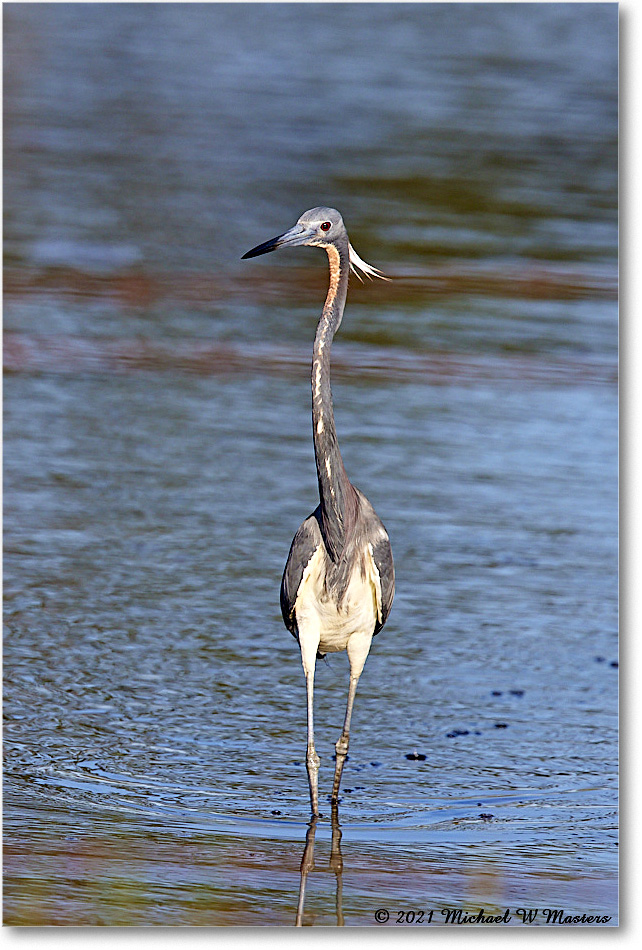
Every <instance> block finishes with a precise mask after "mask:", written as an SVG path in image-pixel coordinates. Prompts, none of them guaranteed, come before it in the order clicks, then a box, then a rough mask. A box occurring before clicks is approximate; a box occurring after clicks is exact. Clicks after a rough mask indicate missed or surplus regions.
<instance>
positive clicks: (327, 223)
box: [321, 221, 332, 231]
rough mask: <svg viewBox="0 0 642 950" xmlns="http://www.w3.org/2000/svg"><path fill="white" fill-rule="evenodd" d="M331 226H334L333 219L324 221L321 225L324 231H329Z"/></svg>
mask: <svg viewBox="0 0 642 950" xmlns="http://www.w3.org/2000/svg"><path fill="white" fill-rule="evenodd" d="M331 227H332V222H331V221H324V222H323V224H322V225H321V230H322V231H329V230H330V228H331Z"/></svg>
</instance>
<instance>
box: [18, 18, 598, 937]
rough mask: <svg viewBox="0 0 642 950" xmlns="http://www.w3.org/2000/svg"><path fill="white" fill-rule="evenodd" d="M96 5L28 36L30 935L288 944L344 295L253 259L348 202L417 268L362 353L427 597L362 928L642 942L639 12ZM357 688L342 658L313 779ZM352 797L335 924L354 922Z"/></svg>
mask: <svg viewBox="0 0 642 950" xmlns="http://www.w3.org/2000/svg"><path fill="white" fill-rule="evenodd" d="M77 9H78V8H77V7H76V6H74V7H73V8H72V7H71V6H69V7H66V6H64V5H62V6H61V5H51V7H48V8H47V7H43V6H37V7H34V6H30V5H23V6H20V5H14V6H11V5H9V7H5V29H6V39H5V46H6V51H5V60H6V65H5V71H6V78H5V86H6V120H5V121H6V146H5V149H6V151H5V174H6V186H5V208H6V215H7V217H6V226H5V230H6V250H7V268H6V276H5V330H6V331H7V343H6V349H5V363H6V368H7V370H8V375H7V377H6V382H5V424H4V438H5V545H6V548H5V562H4V564H5V567H4V570H5V631H6V632H5V653H4V658H5V716H6V721H5V733H4V741H5V756H6V765H5V768H6V772H5V922H6V923H9V924H96V923H101V924H150V923H151V924H183V925H204V924H224V925H247V924H293V923H294V914H295V910H296V905H297V894H298V888H299V867H300V863H301V859H302V854H303V849H304V845H305V838H306V830H307V828H306V820H307V817H308V815H307V812H308V796H307V779H306V774H305V766H304V761H303V760H304V752H305V741H304V740H305V690H304V684H303V676H302V671H301V667H300V661H299V659H298V651H297V647H296V644H295V642H294V641H293V639H292V638H291V637H290V636H289V634H288V633H287V631H286V630H285V629H284V627H283V625H282V621H281V618H280V612H279V604H278V588H279V582H280V576H281V571H282V568H283V564H284V561H285V558H286V556H287V552H288V548H289V544H290V541H291V538H292V535H293V534H294V531H295V530H296V528H297V527H298V524H299V523H300V521H301V520H302V519H303V518H304V517H305V516H306V514H307V513H308V512H309V511H311V510H312V509H313V508H314V507H315V505H316V479H315V471H314V459H313V453H312V446H311V438H310V420H309V389H308V383H307V381H306V380H307V373H308V361H309V358H310V348H311V337H312V334H313V330H314V321H315V318H316V314H317V313H318V311H319V307H320V302H321V300H322V298H323V294H324V288H325V279H326V278H325V268H324V265H323V262H322V260H320V259H318V256H317V257H315V256H314V252H313V251H307V250H306V251H302V252H301V254H300V255H297V254H294V253H293V254H291V255H290V256H289V257H288V255H286V254H284V255H283V256H282V258H280V257H279V256H278V255H274V257H270V258H269V259H265V260H261V261H257V262H254V261H251V262H243V263H242V264H241V263H240V261H239V260H238V258H239V257H240V255H241V254H242V253H243V252H244V251H245V250H247V248H248V247H250V246H252V245H254V244H256V243H258V242H259V241H261V240H264V239H267V238H268V237H270V236H272V235H273V234H276V233H278V231H279V230H283V229H284V228H286V227H287V226H289V225H290V224H291V223H292V221H293V220H294V219H295V218H296V217H297V215H298V214H300V213H301V212H302V211H303V210H304V209H305V208H306V207H308V206H311V205H313V204H317V203H319V201H330V203H332V204H336V205H337V206H339V207H340V208H341V209H342V210H343V211H344V213H345V216H346V219H347V221H348V225H349V227H350V229H351V234H352V236H353V239H354V243H355V245H356V247H357V249H358V250H359V253H361V254H362V256H364V257H365V258H366V259H367V260H369V261H371V262H372V263H375V264H377V265H378V266H381V267H382V268H383V269H384V270H385V271H386V272H387V273H390V274H391V275H392V276H394V277H395V280H393V281H392V282H391V283H390V284H385V285H384V284H377V285H374V284H373V285H367V286H366V285H364V286H360V285H359V284H358V283H357V282H355V283H354V284H353V285H351V289H350V295H349V301H348V309H347V312H346V318H345V321H344V325H343V326H342V329H341V333H340V335H339V336H338V337H337V341H336V343H335V346H334V348H333V361H334V363H333V365H334V376H333V379H334V385H333V391H334V397H335V403H336V412H337V426H338V430H339V435H340V439H341V444H342V449H343V454H344V459H345V464H346V468H347V471H348V473H349V475H350V476H351V478H352V479H353V480H354V482H355V483H356V484H357V485H358V486H359V487H360V488H361V489H362V490H363V491H365V492H366V494H367V495H368V497H369V498H370V499H371V500H372V502H373V503H374V504H375V506H376V508H377V511H378V512H379V514H380V515H381V517H382V518H383V520H384V522H385V523H386V526H387V528H388V531H389V533H390V536H391V538H392V542H393V549H394V553H395V563H396V570H397V595H396V599H395V604H394V608H393V611H392V614H391V617H390V620H389V622H388V624H387V626H386V628H385V630H384V631H383V632H382V633H381V635H380V636H379V637H377V639H376V640H375V642H374V644H373V649H372V653H371V656H370V658H369V660H368V663H367V665H366V669H365V672H364V675H363V677H362V679H361V682H360V684H359V692H358V696H357V701H356V706H355V714H354V728H353V736H352V739H351V748H350V758H349V760H348V762H347V763H346V768H345V772H344V779H343V788H342V801H341V805H340V816H339V818H340V821H341V830H342V839H341V860H342V864H343V871H342V877H341V885H342V896H341V908H342V914H343V917H344V919H345V923H346V924H348V925H350V924H361V925H367V924H374V921H375V918H374V912H375V911H376V910H377V909H381V908H387V909H388V910H389V912H390V915H391V917H390V922H389V924H388V926H392V925H393V924H395V923H396V920H397V916H396V912H397V910H400V909H406V910H407V909H414V910H416V911H419V910H421V909H423V910H424V912H425V913H426V914H427V912H428V911H429V910H430V909H431V908H432V909H433V910H434V911H435V915H434V918H433V920H432V922H431V923H432V924H437V923H443V918H442V917H441V909H442V908H449V907H455V908H462V909H464V910H467V911H471V912H476V911H477V910H478V909H479V908H480V907H484V908H485V909H486V911H487V912H488V913H497V914H502V913H504V911H505V909H506V908H511V911H512V912H514V911H515V909H516V908H518V907H526V908H544V907H548V908H551V907H553V908H558V907H559V908H564V909H565V912H566V913H568V914H582V913H585V914H587V915H590V914H602V915H606V916H609V917H610V918H611V920H610V921H609V922H610V924H613V923H614V922H615V921H616V920H617V892H616V873H617V825H616V818H617V816H616V808H617V793H616V781H617V772H616V752H617V745H616V729H617V666H616V664H617V639H616V637H617V631H616V625H617V579H616V564H617V533H616V530H617V529H616V523H617V521H616V519H617V484H616V474H617V468H616V466H617V430H616V426H617V390H616V386H615V381H616V374H617V329H616V327H617V324H616V320H617V312H616V299H615V287H616V257H615V255H616V244H615V234H616V226H617V221H616V214H615V196H616V168H617V155H616V151H615V146H616V127H615V107H616V94H617V87H616V79H617V70H616V59H615V56H616V28H617V22H616V17H617V11H616V8H612V7H610V6H608V5H598V6H593V7H592V8H591V10H590V11H588V10H587V8H586V7H585V8H583V9H582V10H578V9H576V10H573V9H571V6H570V5H568V6H565V5H553V6H552V7H551V6H549V5H542V6H541V7H537V8H530V10H529V12H528V14H525V13H524V8H522V9H521V11H517V9H516V8H514V7H511V6H510V5H500V7H499V8H498V7H493V6H492V5H488V6H486V5H477V6H472V7H468V6H462V5H458V10H457V12H456V13H455V11H454V10H453V9H452V8H451V9H448V8H447V6H443V7H442V6H440V5H425V6H424V5H412V6H408V7H406V6H403V5H394V8H393V7H392V6H388V5H385V4H384V5H367V9H364V8H363V7H362V6H361V5H342V6H341V7H340V8H339V7H336V6H335V5H328V6H325V5H305V6H301V7H296V8H293V7H288V8H287V9H286V8H284V7H281V6H280V5H276V6H273V5H252V8H251V9H250V8H249V7H248V6H245V5H229V6H226V5H209V6H201V5H194V6H190V7H189V10H186V8H185V7H183V8H182V9H180V10H179V9H178V7H176V6H174V5H171V4H170V5H163V6H162V7H161V6H160V5H144V6H143V5H122V6H110V7H109V9H108V10H107V9H106V7H104V6H102V5H100V4H99V5H94V6H91V7H89V6H88V7H85V8H84V9H83V12H82V15H81V16H78V15H77ZM589 12H590V15H589ZM382 30H385V31H386V35H387V36H388V37H389V47H388V48H387V49H386V50H385V51H381V49H380V36H381V31H382ZM310 36H312V37H313V38H314V44H315V48H316V49H318V56H319V59H320V61H321V62H323V64H324V68H325V70H326V72H327V74H328V78H327V81H326V82H325V83H324V84H323V86H322V87H320V86H319V84H318V82H317V81H316V79H315V78H314V77H309V78H307V79H306V78H305V64H306V63H307V62H308V61H309V57H308V56H306V54H305V52H304V48H303V47H304V41H305V40H306V38H309V37H310ZM355 37H356V38H357V39H356V41H355ZM374 49H376V50H377V56H376V57H373V56H372V55H371V54H372V50H374ZM295 76H296V77H298V78H299V79H301V77H303V78H302V79H301V81H302V82H303V85H302V86H301V87H297V89H295V87H294V84H293V80H292V77H295ZM384 92H385V95H384ZM331 103H332V105H333V106H336V108H333V109H332V110H330V109H329V106H330V104H331ZM329 142H332V149H331V151H330V150H329V149H328V144H329ZM311 182H314V184H313V185H312V184H311ZM352 222H354V229H353V228H352V226H351V224H352ZM346 686H347V667H346V662H345V657H344V656H335V657H331V658H329V660H328V662H327V663H320V664H319V665H318V672H317V680H316V710H317V713H316V722H317V739H318V744H317V747H318V751H319V753H320V755H321V759H322V766H321V773H320V782H321V789H322V793H327V792H329V790H330V781H331V775H332V758H331V757H332V753H333V751H334V750H333V743H334V741H335V740H336V738H337V737H338V734H339V732H340V729H341V724H342V719H343V709H344V703H345V696H346ZM415 752H416V753H417V754H419V755H425V757H426V758H425V759H409V758H408V755H412V754H413V753H415ZM326 811H327V812H328V814H327V815H326V816H325V818H324V820H323V821H322V822H320V824H319V827H318V829H317V834H316V844H315V848H316V855H315V860H316V868H317V872H318V873H316V872H315V873H314V874H312V875H311V876H310V878H309V881H308V885H307V897H306V914H305V918H304V922H305V923H306V924H329V925H332V924H336V923H337V910H336V907H335V899H336V894H335V891H336V886H337V878H336V871H337V867H338V866H339V865H338V862H337V855H336V851H335V853H334V855H333V854H332V849H331V825H330V815H329V805H327V806H326ZM331 860H332V864H333V867H334V870H333V868H331V867H330V866H329V864H330V862H331ZM511 922H512V923H514V924H519V923H521V921H520V919H519V918H518V917H517V916H515V914H514V913H513V919H512V921H511ZM535 923H536V924H540V923H545V920H544V918H543V917H542V916H541V915H540V916H539V918H538V919H537V920H536V921H535ZM411 925H412V926H416V925H418V924H417V921H413V923H412V924H411Z"/></svg>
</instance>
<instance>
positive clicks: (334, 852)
mask: <svg viewBox="0 0 642 950" xmlns="http://www.w3.org/2000/svg"><path fill="white" fill-rule="evenodd" d="M316 830H317V819H316V818H313V819H312V820H311V821H310V824H309V825H308V832H307V834H306V837H305V848H304V849H303V857H302V858H301V883H300V885H299V903H298V905H297V909H296V926H297V927H302V926H303V908H304V904H305V886H306V884H307V881H308V874H309V873H310V871H314V837H315V835H316ZM330 870H331V871H334V873H335V875H336V878H337V899H336V912H337V927H343V925H344V920H343V857H342V856H341V826H340V824H339V807H338V805H337V803H336V802H333V803H332V845H331V848H330Z"/></svg>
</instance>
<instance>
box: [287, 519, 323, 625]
mask: <svg viewBox="0 0 642 950" xmlns="http://www.w3.org/2000/svg"><path fill="white" fill-rule="evenodd" d="M319 516H320V508H317V509H316V511H314V512H313V513H312V514H311V515H310V517H309V518H306V519H305V521H304V522H303V524H302V525H301V527H300V528H299V530H298V531H297V533H296V534H295V535H294V540H293V541H292V545H291V547H290V553H289V555H288V559H287V561H286V564H285V570H284V571H283V580H282V581H281V613H282V614H283V622H284V624H285V626H286V627H287V628H288V630H289V631H290V633H291V634H292V636H293V637H296V639H297V640H298V638H299V633H298V630H297V625H296V617H295V615H294V605H295V603H296V597H297V594H298V592H299V587H300V585H301V578H302V577H303V572H304V570H305V569H306V567H307V565H308V562H309V561H310V558H311V557H312V555H313V554H314V552H315V551H316V550H317V548H318V547H319V545H320V544H323V538H322V536H321V529H320V527H319V521H318V519H319Z"/></svg>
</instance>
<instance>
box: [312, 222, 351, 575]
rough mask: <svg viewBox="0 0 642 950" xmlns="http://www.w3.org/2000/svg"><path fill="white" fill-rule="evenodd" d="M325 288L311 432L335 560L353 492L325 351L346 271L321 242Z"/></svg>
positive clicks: (344, 261)
mask: <svg viewBox="0 0 642 950" xmlns="http://www.w3.org/2000/svg"><path fill="white" fill-rule="evenodd" d="M325 248H326V250H327V252H328V258H329V261H330V286H329V288H328V295H327V297H326V301H325V304H324V307H323V312H322V314H321V317H320V319H319V324H318V326H317V332H316V336H315V338H314V350H313V356H312V434H313V437H314V454H315V458H316V463H317V477H318V480H319V496H320V499H321V526H322V530H323V534H324V541H325V544H326V548H327V549H328V553H329V554H330V556H331V558H332V559H333V560H337V559H338V558H339V556H340V554H341V551H342V550H343V547H344V545H345V541H346V530H347V529H348V527H349V525H350V524H351V523H352V520H353V519H352V517H351V516H353V515H354V510H355V506H356V496H355V491H354V489H353V487H352V485H351V484H350V481H349V480H348V476H347V475H346V470H345V468H344V467H343V459H342V458H341V452H340V451H339V443H338V440H337V431H336V428H335V424H334V410H333V408H332V391H331V389H330V349H331V347H332V339H333V337H334V334H335V333H336V331H337V329H338V328H339V324H340V323H341V318H342V317H343V308H344V306H345V302H346V295H347V293H348V273H349V268H350V263H349V257H348V242H347V240H346V242H345V247H343V246H342V245H341V246H339V247H337V246H336V245H334V244H327V245H325Z"/></svg>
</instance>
